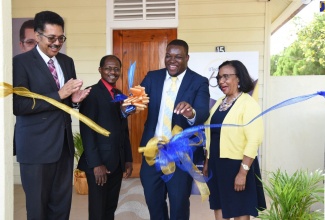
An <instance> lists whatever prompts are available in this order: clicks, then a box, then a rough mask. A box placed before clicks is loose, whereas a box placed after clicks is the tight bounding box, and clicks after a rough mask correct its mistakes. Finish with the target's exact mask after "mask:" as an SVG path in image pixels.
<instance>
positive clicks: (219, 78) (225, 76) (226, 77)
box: [216, 73, 236, 82]
mask: <svg viewBox="0 0 325 220" xmlns="http://www.w3.org/2000/svg"><path fill="white" fill-rule="evenodd" d="M232 75H236V74H235V73H232V74H223V75H222V76H220V75H218V76H216V78H217V81H218V82H220V80H221V79H222V78H224V79H225V81H226V80H228V79H229V78H230V76H232Z"/></svg>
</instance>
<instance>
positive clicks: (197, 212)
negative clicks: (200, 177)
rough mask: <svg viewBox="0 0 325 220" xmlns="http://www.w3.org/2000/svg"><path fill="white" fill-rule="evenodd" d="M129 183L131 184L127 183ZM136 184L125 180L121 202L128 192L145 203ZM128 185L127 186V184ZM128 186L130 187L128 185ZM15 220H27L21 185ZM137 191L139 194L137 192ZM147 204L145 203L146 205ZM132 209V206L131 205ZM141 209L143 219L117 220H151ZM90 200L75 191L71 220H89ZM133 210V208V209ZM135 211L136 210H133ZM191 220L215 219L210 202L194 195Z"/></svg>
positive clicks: (126, 218)
mask: <svg viewBox="0 0 325 220" xmlns="http://www.w3.org/2000/svg"><path fill="white" fill-rule="evenodd" d="M127 181H129V182H127ZM132 181H134V182H139V179H138V178H131V179H129V180H124V181H123V184H124V188H123V186H122V189H121V193H120V200H121V198H122V199H123V200H125V199H126V198H127V197H125V196H124V194H127V191H128V192H131V193H132V197H131V196H130V197H129V200H132V199H136V197H135V194H138V195H139V194H140V196H141V197H142V198H141V200H143V203H144V198H143V189H142V186H141V187H139V186H138V187H137V188H136V187H133V188H132V187H131V186H130V185H132V184H134V183H132ZM125 183H126V184H125ZM127 184H128V185H127ZM14 191H15V193H14V196H15V197H14V200H15V201H14V205H15V206H14V220H26V210H25V194H24V191H23V189H22V187H21V185H15V187H14ZM135 191H137V192H135ZM122 203H123V204H124V209H125V207H127V206H125V204H126V202H125V201H120V202H119V207H118V210H119V208H120V209H123V208H122V207H121V204H122ZM132 204H134V205H137V208H138V209H139V204H135V203H134V202H133V203H131V205H132ZM144 204H145V203H144ZM129 207H130V204H129ZM140 208H142V209H144V210H142V212H145V213H142V218H141V217H139V216H137V215H132V216H131V215H129V216H127V214H125V213H124V214H123V213H121V212H122V211H119V213H120V214H118V215H117V216H116V218H115V219H116V220H143V219H149V217H148V212H147V207H145V206H141V207H140ZM87 209H88V199H87V195H79V194H77V193H76V192H75V191H73V196H72V207H71V213H70V220H86V219H88V211H87ZM131 209H132V208H131ZM133 209H134V208H133ZM190 219H191V220H197V219H200V220H203V219H204V220H208V219H211V220H213V219H214V214H213V212H212V211H211V210H210V209H209V202H208V201H204V202H202V201H201V197H200V196H199V195H192V196H191V218H190Z"/></svg>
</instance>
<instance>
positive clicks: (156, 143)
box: [139, 91, 325, 200]
mask: <svg viewBox="0 0 325 220" xmlns="http://www.w3.org/2000/svg"><path fill="white" fill-rule="evenodd" d="M318 95H320V96H323V97H324V98H325V91H320V92H316V93H313V94H309V95H303V96H298V97H295V98H290V99H287V100H285V101H283V102H280V103H278V104H276V105H274V106H272V107H270V108H268V109H266V110H265V111H263V112H262V113H260V114H259V115H257V116H256V117H254V118H253V119H252V120H251V121H249V122H248V123H246V124H244V125H238V124H210V125H198V126H194V127H190V128H187V129H185V130H183V131H182V130H181V128H179V127H174V129H173V132H172V134H173V136H172V138H171V139H170V140H168V139H167V138H166V137H160V138H158V137H153V138H152V139H150V140H149V142H148V143H147V145H146V147H140V148H139V152H140V153H143V155H144V156H145V159H146V161H147V163H148V164H149V165H150V166H152V165H154V164H155V166H156V168H157V169H158V170H161V171H162V172H163V173H164V176H162V179H163V180H164V181H168V180H170V178H172V176H173V173H174V172H175V169H176V168H175V166H178V167H179V168H181V169H182V170H184V171H187V172H188V173H189V174H190V175H191V176H192V177H193V179H194V181H195V183H196V184H197V186H198V188H199V190H200V193H201V196H202V200H204V199H206V198H207V197H208V196H209V194H210V192H209V189H208V187H207V185H206V179H205V178H204V177H203V176H202V174H201V172H200V171H199V170H198V169H197V167H196V166H195V165H194V164H193V163H192V156H193V149H192V146H196V147H199V146H204V144H205V134H204V133H203V131H202V130H204V129H205V128H220V127H222V126H233V127H244V126H247V125H249V124H250V123H252V122H253V121H255V120H256V119H257V118H259V117H261V116H263V115H265V114H267V113H268V112H270V111H273V110H276V109H279V108H282V107H285V106H287V105H292V104H295V103H298V102H303V101H306V100H308V99H310V98H312V97H315V96H318ZM176 130H177V131H176ZM193 135H195V138H196V139H195V140H193V139H192V140H191V139H190V138H191V137H193Z"/></svg>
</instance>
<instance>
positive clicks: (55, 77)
mask: <svg viewBox="0 0 325 220" xmlns="http://www.w3.org/2000/svg"><path fill="white" fill-rule="evenodd" d="M47 64H48V67H49V69H50V71H51V73H52V76H53V78H54V80H55V83H56V86H57V87H58V89H60V82H59V78H58V73H57V72H56V69H55V66H54V61H53V60H52V59H50V60H49V62H48V63H47Z"/></svg>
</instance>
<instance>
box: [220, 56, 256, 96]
mask: <svg viewBox="0 0 325 220" xmlns="http://www.w3.org/2000/svg"><path fill="white" fill-rule="evenodd" d="M224 66H232V67H234V69H235V73H236V75H237V77H238V79H239V83H238V84H239V85H240V88H238V89H239V90H240V91H242V92H246V93H247V92H250V91H251V90H252V89H254V82H253V79H252V77H251V76H250V75H249V73H248V70H247V68H246V66H245V65H244V64H243V63H242V62H240V61H239V60H227V61H225V62H223V63H222V64H221V65H220V66H219V68H218V70H220V69H221V67H224ZM218 74H219V73H218Z"/></svg>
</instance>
